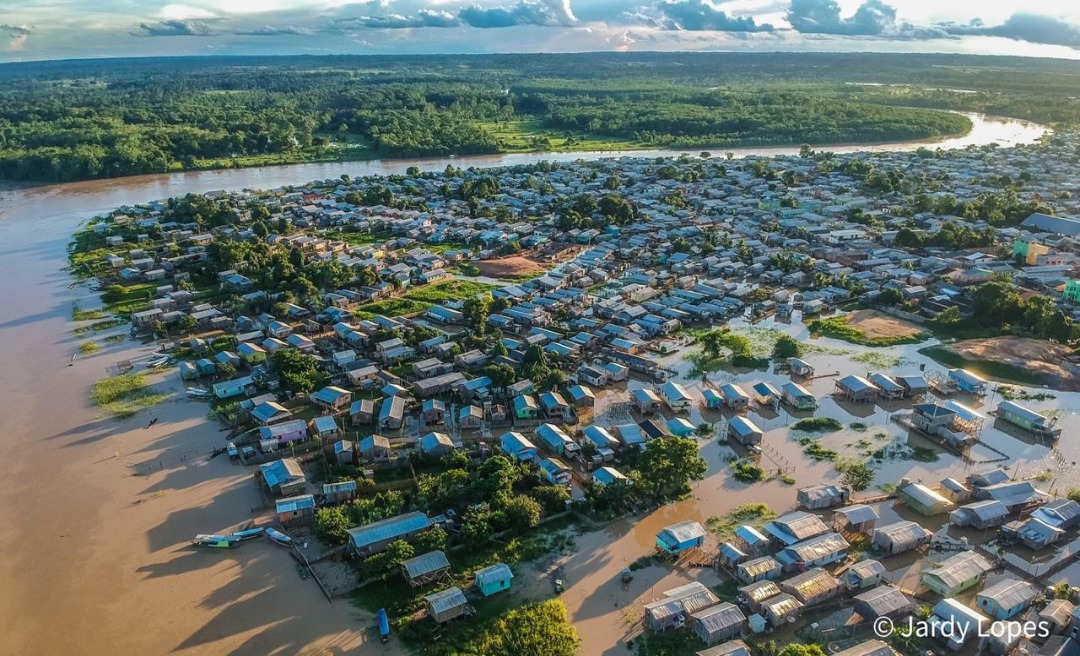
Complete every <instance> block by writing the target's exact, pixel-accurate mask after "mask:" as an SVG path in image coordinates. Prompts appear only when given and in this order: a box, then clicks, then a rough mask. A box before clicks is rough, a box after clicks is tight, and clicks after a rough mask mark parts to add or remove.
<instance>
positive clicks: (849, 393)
mask: <svg viewBox="0 0 1080 656" xmlns="http://www.w3.org/2000/svg"><path fill="white" fill-rule="evenodd" d="M835 387H836V393H837V394H839V395H840V396H842V397H844V398H845V399H847V400H848V401H873V400H874V399H875V398H876V397H877V395H878V394H879V393H880V392H881V388H880V387H878V386H877V385H875V384H873V383H871V382H870V381H868V380H866V379H865V378H863V377H862V376H854V375H849V376H844V377H843V378H841V379H839V380H837V381H836V383H835Z"/></svg>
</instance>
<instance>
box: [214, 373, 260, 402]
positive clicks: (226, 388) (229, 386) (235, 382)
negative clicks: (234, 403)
mask: <svg viewBox="0 0 1080 656" xmlns="http://www.w3.org/2000/svg"><path fill="white" fill-rule="evenodd" d="M254 387H255V381H254V380H253V379H252V378H251V376H243V377H242V378H234V379H232V380H227V381H225V382H223V383H215V384H214V385H213V386H212V387H211V388H210V389H211V391H213V393H214V397H215V398H219V399H228V398H232V397H234V396H240V395H241V394H247V392H248V390H249V389H250V388H254Z"/></svg>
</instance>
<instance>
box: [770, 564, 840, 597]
mask: <svg viewBox="0 0 1080 656" xmlns="http://www.w3.org/2000/svg"><path fill="white" fill-rule="evenodd" d="M780 587H781V588H783V589H784V590H787V591H789V592H790V593H791V594H793V595H795V597H799V598H802V600H803V601H806V600H808V599H813V598H814V597H817V596H818V595H821V594H828V593H830V592H832V591H833V590H836V589H838V588H839V587H840V581H838V580H837V579H836V577H835V576H833V575H832V574H829V573H828V572H826V571H825V570H823V569H820V568H816V567H815V568H814V569H809V570H807V571H805V572H803V573H802V574H799V575H797V576H793V577H791V578H790V579H788V580H786V581H783V582H782V583H781V584H780Z"/></svg>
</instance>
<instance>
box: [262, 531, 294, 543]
mask: <svg viewBox="0 0 1080 656" xmlns="http://www.w3.org/2000/svg"><path fill="white" fill-rule="evenodd" d="M266 537H268V538H270V539H271V540H272V541H274V542H276V543H278V544H281V545H285V546H286V547H287V546H289V545H291V544H292V538H291V537H289V536H288V535H285V534H284V533H282V532H281V531H277V530H275V529H272V528H268V529H266Z"/></svg>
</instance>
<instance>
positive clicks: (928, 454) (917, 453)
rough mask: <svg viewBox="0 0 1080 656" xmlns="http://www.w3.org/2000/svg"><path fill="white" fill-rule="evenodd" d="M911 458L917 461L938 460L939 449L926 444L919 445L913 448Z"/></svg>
mask: <svg viewBox="0 0 1080 656" xmlns="http://www.w3.org/2000/svg"><path fill="white" fill-rule="evenodd" d="M911 459H912V460H915V461H917V462H937V459H938V453H937V451H935V450H933V449H931V448H930V447H926V446H917V447H914V448H913V449H912V450H911Z"/></svg>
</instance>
